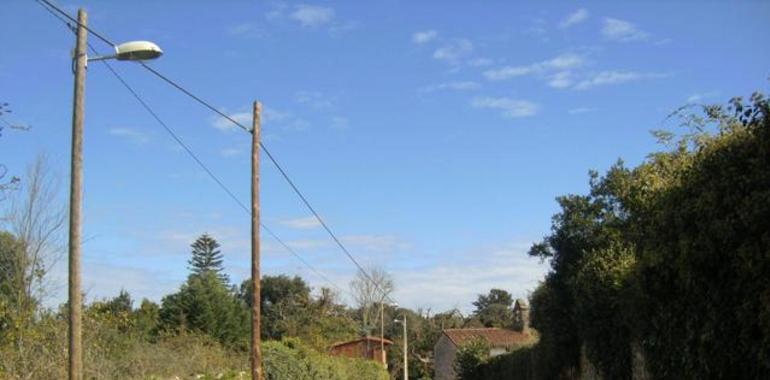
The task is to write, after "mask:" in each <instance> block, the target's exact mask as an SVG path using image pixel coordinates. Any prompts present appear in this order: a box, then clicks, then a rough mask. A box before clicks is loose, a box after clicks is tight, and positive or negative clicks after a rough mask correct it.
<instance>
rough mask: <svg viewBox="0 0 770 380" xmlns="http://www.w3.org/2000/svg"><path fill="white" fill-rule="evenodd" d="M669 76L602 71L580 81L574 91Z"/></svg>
mask: <svg viewBox="0 0 770 380" xmlns="http://www.w3.org/2000/svg"><path fill="white" fill-rule="evenodd" d="M668 76H669V74H662V73H640V72H635V71H602V72H599V73H597V74H594V75H593V76H591V77H590V78H588V79H585V80H582V81H580V82H579V83H578V84H577V85H575V87H574V88H575V89H576V90H586V89H589V88H592V87H596V86H606V85H613V84H623V83H628V82H636V81H640V80H645V79H659V78H666V77H668Z"/></svg>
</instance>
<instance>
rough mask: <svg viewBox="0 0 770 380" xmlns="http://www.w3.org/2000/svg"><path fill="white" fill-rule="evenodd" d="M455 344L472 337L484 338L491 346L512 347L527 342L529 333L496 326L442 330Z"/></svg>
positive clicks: (467, 340) (463, 342)
mask: <svg viewBox="0 0 770 380" xmlns="http://www.w3.org/2000/svg"><path fill="white" fill-rule="evenodd" d="M443 332H444V334H445V335H446V336H447V338H449V340H450V341H452V343H454V345H455V346H458V347H459V346H462V345H464V344H465V343H468V342H470V341H472V340H474V339H478V338H481V339H484V340H486V341H487V342H488V343H489V345H491V346H492V347H512V346H519V345H522V344H526V343H529V342H530V341H531V340H532V338H533V336H532V335H531V334H528V333H525V332H521V331H514V330H508V329H501V328H497V327H490V328H475V329H446V330H444V331H443Z"/></svg>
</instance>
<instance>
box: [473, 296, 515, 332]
mask: <svg viewBox="0 0 770 380" xmlns="http://www.w3.org/2000/svg"><path fill="white" fill-rule="evenodd" d="M473 306H476V310H475V311H474V316H475V317H476V318H478V320H479V321H480V322H481V323H482V324H483V325H484V326H486V327H508V328H510V327H511V325H512V324H513V311H512V310H511V307H512V306H513V296H512V295H511V294H510V293H508V292H507V291H505V290H502V289H491V290H490V291H489V294H486V295H484V294H479V296H478V299H477V300H476V301H474V302H473Z"/></svg>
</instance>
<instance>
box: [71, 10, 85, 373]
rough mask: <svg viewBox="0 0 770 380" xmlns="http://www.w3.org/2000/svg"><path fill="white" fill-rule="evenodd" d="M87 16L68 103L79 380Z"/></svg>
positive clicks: (74, 358)
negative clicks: (70, 105)
mask: <svg viewBox="0 0 770 380" xmlns="http://www.w3.org/2000/svg"><path fill="white" fill-rule="evenodd" d="M87 20H88V15H87V14H86V11H85V10H84V9H82V8H81V9H80V10H78V27H77V43H76V45H75V53H74V56H73V57H72V59H73V61H74V66H75V90H74V97H73V98H74V99H73V103H72V156H71V159H70V165H71V167H70V213H69V242H68V245H69V366H68V370H69V379H70V380H82V379H83V360H82V356H83V345H82V340H81V339H82V332H81V331H82V329H81V305H82V300H81V294H80V233H81V225H80V221H81V216H80V210H81V207H82V206H81V201H82V198H83V117H84V114H85V102H84V95H85V84H86V64H87V62H88V57H87V56H86V46H87V45H86V43H87V42H86V39H87V38H88V31H87V30H86V28H85V25H86V21H87Z"/></svg>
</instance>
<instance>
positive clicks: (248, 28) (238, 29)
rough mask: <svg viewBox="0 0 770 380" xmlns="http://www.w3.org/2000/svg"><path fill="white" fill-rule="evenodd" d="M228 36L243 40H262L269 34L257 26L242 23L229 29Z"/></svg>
mask: <svg viewBox="0 0 770 380" xmlns="http://www.w3.org/2000/svg"><path fill="white" fill-rule="evenodd" d="M227 34H229V35H231V36H235V37H243V38H260V37H265V36H266V35H267V33H265V32H264V31H262V30H260V29H259V28H258V27H257V26H256V25H254V24H252V23H242V24H238V25H234V26H231V27H229V28H228V29H227Z"/></svg>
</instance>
